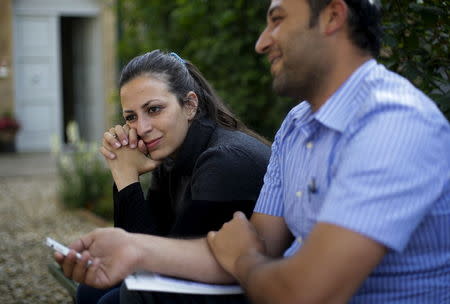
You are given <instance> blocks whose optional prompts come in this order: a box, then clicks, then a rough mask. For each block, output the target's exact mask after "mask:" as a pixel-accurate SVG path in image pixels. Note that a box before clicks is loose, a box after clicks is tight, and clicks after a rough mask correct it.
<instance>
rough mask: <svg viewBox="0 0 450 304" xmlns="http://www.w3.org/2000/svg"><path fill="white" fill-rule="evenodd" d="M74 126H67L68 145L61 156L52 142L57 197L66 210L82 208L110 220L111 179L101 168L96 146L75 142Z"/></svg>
mask: <svg viewBox="0 0 450 304" xmlns="http://www.w3.org/2000/svg"><path fill="white" fill-rule="evenodd" d="M78 134H79V133H78V126H77V124H76V123H75V122H70V123H69V124H68V126H67V137H68V139H69V145H68V147H67V151H64V152H62V150H61V148H60V143H58V141H55V143H54V152H55V154H56V155H57V165H58V173H59V176H60V178H61V179H60V187H59V197H60V199H61V201H62V203H63V204H64V205H65V206H67V207H68V208H86V209H88V210H91V211H93V212H94V213H96V214H97V215H99V216H101V217H104V218H106V219H112V213H113V211H112V210H113V206H112V191H111V186H112V184H113V182H112V177H111V174H110V172H109V170H108V169H107V168H106V167H105V165H104V162H103V161H102V159H101V157H100V155H99V153H98V146H97V145H96V144H93V143H86V142H84V141H82V140H81V139H80V138H79V135H78Z"/></svg>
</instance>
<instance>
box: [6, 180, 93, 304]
mask: <svg viewBox="0 0 450 304" xmlns="http://www.w3.org/2000/svg"><path fill="white" fill-rule="evenodd" d="M56 188H57V178H56V176H55V175H53V174H47V175H43V176H22V177H0V303H1V304H13V303H33V304H36V303H72V302H71V298H70V296H69V294H68V292H67V291H66V290H65V289H64V288H63V287H61V286H60V285H59V284H58V282H57V281H56V280H55V279H54V278H53V277H52V276H51V275H50V274H49V273H48V272H47V264H48V263H49V262H51V261H52V258H51V256H52V252H51V250H50V249H47V247H46V246H44V245H43V241H44V239H45V237H47V236H50V237H52V238H54V239H56V240H58V241H60V242H62V243H66V244H67V243H70V242H71V241H73V240H75V239H76V238H77V237H78V236H80V235H81V234H83V233H86V232H88V231H90V230H92V229H94V228H95V227H97V226H98V225H97V223H94V222H93V221H92V220H88V219H87V217H85V216H83V215H82V214H80V213H78V212H74V211H68V210H65V209H64V208H63V207H62V206H61V205H60V204H59V203H58V201H57V198H56Z"/></svg>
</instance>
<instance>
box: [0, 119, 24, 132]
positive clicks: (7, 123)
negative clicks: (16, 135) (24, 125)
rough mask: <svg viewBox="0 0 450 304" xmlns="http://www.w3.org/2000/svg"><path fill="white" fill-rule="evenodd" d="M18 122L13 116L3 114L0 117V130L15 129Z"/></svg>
mask: <svg viewBox="0 0 450 304" xmlns="http://www.w3.org/2000/svg"><path fill="white" fill-rule="evenodd" d="M19 128H20V124H19V123H18V122H17V120H15V119H14V118H11V117H8V116H3V117H1V118H0V131H17V130H18V129H19Z"/></svg>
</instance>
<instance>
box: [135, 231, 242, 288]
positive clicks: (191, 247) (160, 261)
mask: <svg viewBox="0 0 450 304" xmlns="http://www.w3.org/2000/svg"><path fill="white" fill-rule="evenodd" d="M131 235H132V238H133V243H134V246H135V248H137V249H138V251H139V252H138V256H139V259H138V261H137V262H136V267H135V268H136V269H139V270H147V271H153V272H157V273H161V274H164V275H170V276H176V277H180V278H185V279H190V280H195V281H200V282H206V283H224V284H226V283H232V282H233V281H235V280H234V278H233V277H232V276H231V275H229V274H228V273H227V272H226V271H225V270H224V269H223V268H222V267H221V266H220V265H219V263H217V261H216V259H215V258H214V256H213V255H212V253H211V252H210V250H209V247H208V243H207V241H206V239H205V238H199V239H173V238H165V237H158V236H153V235H145V234H131Z"/></svg>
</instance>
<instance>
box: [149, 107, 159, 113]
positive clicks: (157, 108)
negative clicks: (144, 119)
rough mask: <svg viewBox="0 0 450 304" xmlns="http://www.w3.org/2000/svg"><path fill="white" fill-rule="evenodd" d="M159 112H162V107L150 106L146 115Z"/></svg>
mask: <svg viewBox="0 0 450 304" xmlns="http://www.w3.org/2000/svg"><path fill="white" fill-rule="evenodd" d="M161 110H162V107H161V106H151V107H148V110H147V112H148V113H158V112H160V111H161Z"/></svg>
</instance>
